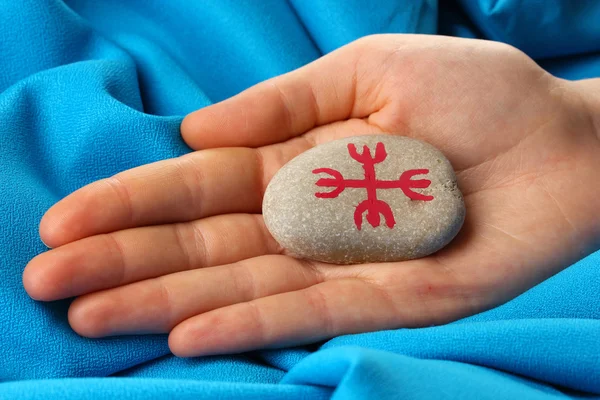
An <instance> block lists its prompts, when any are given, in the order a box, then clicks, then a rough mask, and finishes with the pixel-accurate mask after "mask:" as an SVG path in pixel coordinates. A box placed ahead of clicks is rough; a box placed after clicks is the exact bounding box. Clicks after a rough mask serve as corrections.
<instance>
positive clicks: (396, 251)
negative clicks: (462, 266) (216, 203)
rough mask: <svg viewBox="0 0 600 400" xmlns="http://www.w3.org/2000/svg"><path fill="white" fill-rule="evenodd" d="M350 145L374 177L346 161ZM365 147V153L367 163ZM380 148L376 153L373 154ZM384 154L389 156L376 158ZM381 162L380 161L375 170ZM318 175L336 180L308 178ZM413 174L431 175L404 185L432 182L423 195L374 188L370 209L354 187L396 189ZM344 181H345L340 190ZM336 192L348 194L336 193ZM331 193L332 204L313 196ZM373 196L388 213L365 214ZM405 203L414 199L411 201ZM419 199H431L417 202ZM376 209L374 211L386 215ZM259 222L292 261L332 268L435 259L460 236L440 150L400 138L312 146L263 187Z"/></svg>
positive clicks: (450, 177) (459, 216)
mask: <svg viewBox="0 0 600 400" xmlns="http://www.w3.org/2000/svg"><path fill="white" fill-rule="evenodd" d="M378 143H383V145H379V146H378ZM352 145H354V146H355V149H356V154H355V158H359V159H360V160H362V161H364V160H365V159H366V160H367V161H366V164H369V162H370V163H371V165H373V168H371V171H374V173H375V176H372V173H369V172H368V171H369V167H368V166H365V165H366V164H365V163H364V162H362V161H357V160H356V159H355V158H353V157H352V156H351V155H350V152H351V149H349V147H352ZM365 145H366V146H368V148H369V151H368V152H367V153H368V156H367V157H366V158H365V154H364V147H363V146H365ZM378 147H379V148H380V150H379V151H376V149H377V148H378ZM382 147H383V148H384V150H385V152H386V153H387V156H386V155H385V154H382V153H383V152H382V151H381V148H382ZM383 157H385V159H383V161H380V162H377V161H378V160H380V159H381V158H383ZM369 158H374V159H375V160H374V161H369ZM322 168H330V169H331V170H335V171H338V172H339V173H341V176H339V175H337V174H336V173H335V172H332V171H331V170H328V172H329V173H328V172H320V173H314V172H313V171H314V170H315V169H322ZM414 169H419V170H421V169H427V170H429V172H428V173H426V174H415V175H414V176H413V177H412V178H410V179H411V180H412V181H419V180H423V179H426V180H429V181H431V184H429V186H428V187H424V186H425V185H427V182H421V186H422V187H421V188H419V187H417V188H415V187H413V188H411V189H410V190H412V192H413V193H416V195H411V194H410V191H409V192H408V193H409V194H408V195H407V194H405V192H404V191H403V190H402V189H401V188H399V187H392V188H389V187H388V188H377V189H372V190H371V197H370V198H371V200H370V201H369V200H368V190H367V189H366V188H365V187H360V186H361V185H365V183H364V182H365V180H366V176H367V175H368V176H370V182H372V183H371V186H372V187H373V185H380V184H376V183H374V181H375V180H378V181H389V182H390V183H387V184H386V183H382V184H381V185H383V186H385V185H387V186H394V185H399V182H400V180H399V178H400V176H401V175H402V173H403V172H405V171H407V170H414ZM332 174H333V175H332ZM335 176H337V180H336V179H334V177H335ZM322 178H326V179H325V180H322V181H321V184H322V186H318V185H317V181H319V180H320V179H322ZM342 179H344V180H351V181H350V182H348V181H345V182H346V183H342V181H341V180H342ZM360 181H362V182H360ZM404 182H405V185H406V180H404ZM340 185H345V186H346V187H345V188H343V190H341V189H342V188H340V187H339V186H340ZM352 186H355V187H352ZM357 186H358V187H357ZM404 187H405V186H404ZM336 188H337V192H339V194H337V197H330V198H319V197H317V196H316V195H315V194H316V193H327V192H333V191H335V190H336ZM375 193H376V200H381V201H383V202H385V203H386V204H387V205H389V211H388V212H387V215H385V214H386V212H383V213H381V212H379V211H369V210H368V209H369V208H371V209H373V206H374V203H376V200H374V195H375ZM334 195H336V193H333V194H331V195H329V196H334ZM409 195H410V196H412V197H417V198H420V199H411V198H409V197H408V196H409ZM423 195H424V196H433V199H431V198H430V197H427V198H428V199H429V200H427V201H426V200H423V198H424V197H422V196H423ZM326 196H327V195H326ZM361 204H362V212H357V207H358V206H359V205H361ZM377 204H378V207H379V208H378V210H381V209H382V208H386V207H387V206H385V205H382V204H381V203H377ZM359 211H361V210H359ZM369 212H371V215H370V216H369ZM390 212H391V214H392V217H391V218H390V216H389V213H390ZM356 213H358V217H357V218H358V221H356V220H355V214H356ZM377 215H379V220H380V221H379V226H377V227H373V225H377V223H378V221H377V219H378V218H377V217H376V216H377ZM263 216H264V219H265V223H266V225H267V228H268V229H269V231H270V232H271V234H272V235H273V237H274V238H275V239H276V240H277V241H278V242H279V243H280V244H281V245H282V246H283V247H284V248H285V249H287V250H288V251H289V252H291V253H293V254H294V255H296V256H298V257H301V258H308V259H313V260H318V261H324V262H329V263H334V264H354V263H366V262H385V261H402V260H409V259H414V258H420V257H424V256H427V255H429V254H432V253H434V252H436V251H438V250H439V249H441V248H442V247H444V246H446V245H447V244H448V243H449V242H450V241H451V240H452V239H453V238H454V237H455V236H456V234H457V233H458V231H459V230H460V228H461V226H462V224H463V222H464V218H465V205H464V201H463V196H462V194H461V192H460V190H459V188H458V185H457V183H456V176H455V174H454V170H453V168H452V165H451V164H450V162H449V161H448V160H447V159H446V158H445V157H444V155H443V154H442V153H441V152H440V151H439V150H437V149H436V148H434V147H433V146H431V145H429V144H427V143H424V142H422V141H419V140H415V139H410V138H406V137H402V136H392V135H368V136H355V137H350V138H344V139H340V140H336V141H333V142H329V143H326V144H323V145H320V146H317V147H315V148H313V149H311V150H309V151H307V152H305V153H302V154H300V155H299V156H298V157H296V158H294V159H293V160H291V161H290V162H288V163H287V164H286V165H284V166H283V168H281V169H280V170H279V171H278V172H277V174H276V175H275V176H274V177H273V179H272V180H271V182H270V183H269V185H268V187H267V190H266V192H265V196H264V200H263ZM392 219H393V220H395V224H394V223H392V221H391V220H392ZM359 225H360V229H359ZM390 225H393V227H391V228H390Z"/></svg>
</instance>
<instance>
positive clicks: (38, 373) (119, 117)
mask: <svg viewBox="0 0 600 400" xmlns="http://www.w3.org/2000/svg"><path fill="white" fill-rule="evenodd" d="M382 32H391V33H413V32H417V33H430V34H434V33H439V34H444V35H454V36H463V37H476V38H485V39H491V40H497V41H504V42H507V43H510V44H513V45H515V46H517V47H519V48H520V49H522V50H523V51H525V52H526V53H528V54H530V55H531V56H532V57H534V58H535V59H536V60H537V61H538V62H539V63H540V65H542V66H543V67H544V68H546V69H547V70H548V71H550V72H551V73H553V74H555V75H557V76H560V77H563V78H567V79H581V78H587V77H598V76H600V2H598V1H596V0H589V1H584V0H580V1H570V0H545V1H533V0H531V1H528V0H477V1H476V0H461V1H440V2H439V4H438V2H437V1H435V0H412V1H409V0H372V1H369V2H366V1H362V0H290V1H288V2H286V1H283V0H269V1H266V0H261V1H245V2H242V1H237V0H226V1H224V0H218V1H217V0H214V1H213V0H210V1H208V0H207V1H191V0H190V1H186V0H170V1H161V0H104V1H94V0H68V1H64V2H62V1H59V0H20V1H15V0H0V222H1V223H0V334H1V336H0V337H1V339H0V382H1V383H0V399H5V398H6V399H9V398H22V399H97V398H103V397H105V396H106V397H114V398H128V399H137V398H140V399H142V398H143V399H164V398H169V397H171V396H176V397H177V398H183V399H187V398H190V399H192V398H194V399H196V398H204V399H212V398H215V399H216V398H244V399H250V398H256V399H275V398H286V399H296V398H298V399H300V398H311V399H312V398H314V399H320V398H331V397H333V398H335V399H353V398H378V399H386V398H403V399H413V398H423V397H425V398H435V399H445V398H457V397H458V398H465V399H468V398H473V399H513V400H514V399H554V398H566V397H573V398H577V397H583V396H585V395H586V394H587V396H597V397H596V398H600V265H599V264H600V253H596V254H593V255H591V256H589V257H587V258H585V259H584V260H581V261H580V262H578V263H577V264H575V265H573V266H570V267H569V268H567V269H565V270H564V271H563V272H561V273H559V274H558V275H556V276H554V277H552V278H551V279H549V280H547V281H545V282H543V283H542V284H540V285H538V286H536V287H534V288H532V289H531V290H529V291H528V292H526V293H524V294H523V295H521V296H519V297H518V298H516V299H514V300H513V301H511V302H509V303H507V304H505V305H503V306H500V307H498V308H496V309H493V310H491V311H488V312H486V313H482V314H480V315H476V316H473V317H470V318H466V319H463V320H461V321H457V322H455V323H452V324H448V325H445V326H439V327H431V328H424V329H400V330H394V331H383V332H375V333H368V334H360V335H348V336H342V337H338V338H334V339H332V340H329V341H327V342H325V343H320V344H318V345H315V346H308V347H302V348H292V349H284V350H270V351H256V352H252V353H248V354H243V355H236V356H227V357H205V358H196V359H189V360H188V359H178V358H176V357H174V356H172V355H170V354H169V351H168V347H167V342H166V336H164V335H149V336H128V337H116V338H108V339H99V340H98V339H96V340H90V339H86V338H82V337H80V336H78V335H77V334H75V333H74V332H73V331H72V330H71V329H70V328H69V325H68V323H67V308H68V305H69V301H68V300H65V301H57V302H52V303H40V302H35V301H33V300H31V299H30V298H29V297H28V296H27V295H26V293H25V291H24V289H23V287H22V283H21V274H22V271H23V268H24V266H25V265H26V263H27V262H28V261H29V260H30V259H31V258H33V257H34V256H35V255H36V254H38V253H40V252H42V251H44V250H45V247H44V246H43V244H42V243H41V242H40V240H39V237H38V233H37V227H38V222H39V220H40V218H41V216H42V215H43V213H44V211H45V210H46V209H48V208H49V207H50V206H51V205H52V204H53V203H55V202H56V201H58V200H59V199H60V198H62V197H64V196H66V195H67V194H69V193H70V192H72V191H73V190H75V189H77V188H79V187H81V186H83V185H85V184H87V183H89V182H92V181H94V180H97V179H100V178H104V177H107V176H109V175H112V174H114V173H117V172H119V171H122V170H125V169H128V168H131V167H134V166H138V165H141V164H145V163H149V162H153V161H156V160H160V159H165V158H169V157H174V156H178V155H181V154H184V153H186V152H188V151H189V148H187V147H186V145H185V144H184V143H183V142H182V140H181V138H180V133H179V124H180V122H181V119H182V117H183V116H184V115H185V114H186V113H188V112H191V111H193V110H195V109H198V108H200V107H204V106H207V105H209V104H211V103H214V102H217V101H220V100H223V99H225V98H227V97H230V96H232V95H234V94H236V93H238V92H240V91H241V90H243V89H245V88H247V87H249V86H251V85H253V84H255V83H257V82H260V81H262V80H265V79H267V78H270V77H272V76H275V75H278V74H282V73H285V72H288V71H290V70H292V69H295V68H298V67H300V66H302V65H303V64H306V63H308V62H310V61H312V60H314V59H316V58H318V57H319V56H320V55H322V54H324V53H327V52H330V51H332V50H334V49H335V48H338V47H340V46H342V45H344V44H346V43H348V42H350V41H352V40H354V39H356V38H359V37H361V36H364V35H368V34H372V33H382ZM47 378H51V379H47ZM587 398H589V397H587Z"/></svg>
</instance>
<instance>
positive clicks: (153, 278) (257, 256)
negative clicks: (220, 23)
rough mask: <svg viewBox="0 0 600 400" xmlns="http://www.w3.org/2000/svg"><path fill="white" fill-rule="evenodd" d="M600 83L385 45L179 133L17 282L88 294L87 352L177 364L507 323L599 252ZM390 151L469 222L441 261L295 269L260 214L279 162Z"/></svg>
mask: <svg viewBox="0 0 600 400" xmlns="http://www.w3.org/2000/svg"><path fill="white" fill-rule="evenodd" d="M590 85H598V83H597V82H587V83H584V82H579V83H572V82H567V81H563V80H559V79H556V78H554V77H552V76H550V75H548V74H547V73H545V72H544V71H543V70H542V69H540V68H539V67H538V66H537V65H536V64H535V63H534V62H533V61H531V60H530V59H529V58H528V57H527V56H525V55H524V54H522V53H520V52H519V51H517V50H515V49H513V48H511V47H509V46H506V45H503V44H498V43H493V42H486V41H477V40H467V39H454V38H446V37H436V36H413V35H380V36H371V37H366V38H364V39H361V40H358V41H356V42H354V43H351V44H349V45H348V46H345V47H343V48H341V49H339V50H337V51H335V52H333V53H331V54H328V55H326V56H324V57H322V58H321V59H319V60H317V61H315V62H313V63H311V64H309V65H307V66H305V67H303V68H301V69H299V70H296V71H293V72H291V73H289V74H286V75H283V76H280V77H277V78H274V79H271V80H269V81H266V82H263V83H260V84H258V85H256V86H255V87H252V88H250V89H248V90H247V91H245V92H243V93H241V94H239V95H237V96H235V97H233V98H231V99H229V100H226V101H224V102H222V103H219V104H216V105H213V106H211V107H207V108H204V109H201V110H199V111H197V112H195V113H193V114H191V115H189V116H188V117H186V119H185V120H184V122H183V124H182V128H181V130H182V135H183V137H184V139H185V141H186V142H187V143H188V144H189V145H190V146H191V147H192V148H194V149H202V150H199V151H196V152H194V153H191V154H188V155H185V156H183V157H180V158H176V159H172V160H165V161H161V162H158V163H154V164H150V165H146V166H141V167H138V168H135V169H132V170H129V171H125V172H122V173H120V174H117V175H116V176H114V177H112V178H109V179H105V180H101V181H98V182H95V183H92V184H90V185H88V186H86V187H84V188H82V189H80V190H78V191H76V192H75V193H73V194H71V195H69V196H68V197H66V198H65V199H63V200H61V201H60V202H59V203H57V204H56V205H55V206H53V207H52V208H51V209H50V210H49V211H48V212H47V214H46V215H45V216H44V218H43V219H42V222H41V226H40V235H41V237H42V239H43V240H44V242H45V243H47V244H48V245H49V246H51V247H53V250H50V251H48V252H46V253H44V254H41V255H39V256H37V257H36V258H34V259H33V260H32V261H31V262H30V263H29V265H28V266H27V267H26V269H25V272H24V277H23V279H24V285H25V288H26V290H27V291H28V293H29V294H30V295H31V296H32V297H33V298H35V299H39V300H45V301H48V300H56V299H61V298H67V297H71V296H80V297H79V298H77V299H76V300H75V301H74V302H73V303H72V305H71V308H70V310H69V322H70V324H71V326H72V327H73V329H75V330H76V331H77V332H78V333H80V334H81V335H84V336H89V337H102V336H110V335H120V334H140V333H167V332H170V336H169V345H170V347H171V350H172V351H173V352H174V353H175V354H176V355H179V356H197V355H207V354H222V353H231V352H240V351H246V350H252V349H257V348H265V347H281V346H288V345H297V344H303V343H310V342H314V341H317V340H320V339H325V338H330V337H332V336H335V335H341V334H347V333H357V332H366V331H372V330H380V329H395V328H401V327H418V326H427V325H432V324H443V323H446V322H449V321H453V320H456V319H458V318H461V317H465V316H468V315H471V314H474V313H477V312H480V311H484V310H486V309H489V308H491V307H494V306H496V305H499V304H501V303H503V302H505V301H508V300H509V299H511V298H513V297H515V296H517V295H518V294H520V293H521V292H523V291H525V290H527V289H528V288H530V287H532V286H533V285H535V284H537V283H539V282H540V281H542V280H544V279H546V278H548V277H550V276H551V275H553V274H555V273H557V272H559V271H560V270H561V269H563V268H565V267H566V266H568V265H569V264H570V263H572V262H574V261H576V260H577V259H579V258H581V257H582V256H584V255H586V254H588V253H590V252H591V251H593V250H595V249H596V248H597V247H598V245H599V239H600V221H599V220H600V213H598V212H597V210H598V209H599V207H600V187H599V185H597V183H596V182H597V174H598V171H600V139H599V137H598V132H597V129H598V126H600V124H599V123H598V119H597V118H598V117H597V116H594V114H593V110H596V111H595V112H596V113H598V111H597V110H598V109H600V107H599V105H600V104H599V103H600V101H599V100H598V98H596V97H593V96H594V92H592V91H590V90H589V87H590ZM381 133H396V134H399V135H403V136H408V137H413V138H417V139H421V140H424V141H426V142H428V143H430V144H432V145H434V146H435V147H437V148H438V149H440V150H441V151H442V152H443V153H444V154H445V155H446V157H447V158H448V159H449V160H450V162H451V163H452V165H453V167H454V168H455V170H456V176H457V178H458V184H459V187H460V189H461V190H462V192H463V194H464V200H465V203H466V207H467V217H466V220H465V223H464V226H463V228H462V230H461V232H460V233H459V234H458V236H457V237H456V238H455V239H454V241H453V242H451V243H450V245H448V246H447V247H445V248H444V249H442V250H441V251H439V252H437V253H435V254H433V255H431V256H428V257H425V258H421V259H417V260H411V261H403V262H398V263H378V264H358V265H349V266H338V265H331V264H325V263H321V262H315V261H309V260H300V259H296V258H293V257H290V256H288V255H286V254H284V253H283V252H282V249H281V248H280V247H279V246H278V244H277V243H276V242H275V241H274V240H273V238H272V237H271V236H270V234H269V233H268V231H267V230H266V228H265V225H264V223H263V220H262V216H261V214H260V211H261V201H262V196H263V192H264V190H265V188H266V186H267V184H268V183H269V181H270V179H271V178H272V177H273V175H274V174H275V173H276V172H277V171H278V170H279V169H280V168H281V167H282V165H284V164H285V163H286V162H287V161H289V160H291V159H292V158H293V157H295V156H297V155H299V154H300V153H302V152H304V151H306V150H308V149H310V148H311V147H313V146H315V145H317V144H321V143H326V142H329V141H331V140H334V139H337V138H342V137H347V136H355V135H363V134H381Z"/></svg>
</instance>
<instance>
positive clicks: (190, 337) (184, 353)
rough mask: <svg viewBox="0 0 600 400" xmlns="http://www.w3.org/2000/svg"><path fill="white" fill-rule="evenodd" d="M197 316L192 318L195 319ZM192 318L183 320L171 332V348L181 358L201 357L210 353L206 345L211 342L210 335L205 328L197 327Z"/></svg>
mask: <svg viewBox="0 0 600 400" xmlns="http://www.w3.org/2000/svg"><path fill="white" fill-rule="evenodd" d="M195 319H197V318H193V317H192V319H191V321H194V320H195ZM191 321H190V320H188V321H184V322H181V323H180V324H179V325H177V326H176V327H175V328H173V329H172V330H171V332H170V333H169V339H168V341H169V349H170V350H171V352H172V353H173V354H174V355H175V356H177V357H181V358H188V357H200V356H205V355H210V354H212V353H209V352H207V351H206V345H207V343H209V342H210V337H208V336H209V335H207V334H206V333H203V330H202V329H201V328H200V329H196V328H198V326H196V325H195V324H193V323H191Z"/></svg>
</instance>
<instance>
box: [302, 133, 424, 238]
mask: <svg viewBox="0 0 600 400" xmlns="http://www.w3.org/2000/svg"><path fill="white" fill-rule="evenodd" d="M348 153H349V154H350V157H352V158H353V159H354V160H356V161H358V162H359V163H361V164H362V165H363V169H364V170H365V178H364V179H345V178H344V177H343V176H342V174H341V173H340V172H339V171H336V170H335V169H331V168H317V169H315V170H313V171H312V172H313V174H320V173H326V174H329V175H331V178H321V179H319V180H318V181H317V183H316V184H317V186H321V187H334V188H335V189H333V190H332V191H331V192H317V193H315V196H316V197H318V198H322V199H332V198H336V197H338V196H339V194H340V193H342V192H343V191H344V189H346V188H364V189H366V190H367V199H366V200H364V201H362V202H361V203H360V204H359V205H358V206H356V210H354V223H355V224H356V227H357V228H358V230H360V229H361V227H362V215H363V214H364V213H365V212H366V213H367V221H368V222H369V223H370V224H371V226H372V227H373V228H376V227H378V226H379V224H380V223H381V216H380V214H381V215H383V218H384V219H385V222H386V225H387V226H388V227H389V228H393V227H394V225H396V220H395V219H394V214H393V213H392V209H391V208H390V206H389V204H387V203H386V202H385V201H383V200H379V199H378V198H377V189H400V190H402V192H403V193H404V194H405V195H406V196H407V197H408V198H409V199H411V200H423V201H431V200H433V196H428V195H424V194H421V193H417V192H414V191H413V190H412V189H413V188H420V189H422V188H427V187H429V185H430V184H431V181H430V180H427V179H418V180H412V179H411V178H412V177H413V176H415V175H422V174H427V173H429V170H428V169H410V170H408V171H404V172H403V173H402V175H400V178H399V179H398V180H394V181H386V180H378V179H377V178H376V176H375V164H378V163H380V162H382V161H384V160H385V159H386V157H387V152H386V150H385V146H384V145H383V143H381V142H379V143H377V145H376V147H375V156H374V157H373V156H371V150H370V149H369V147H368V146H367V145H365V146H363V152H362V154H358V152H357V151H356V146H355V145H354V144H352V143H349V144H348Z"/></svg>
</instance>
